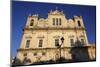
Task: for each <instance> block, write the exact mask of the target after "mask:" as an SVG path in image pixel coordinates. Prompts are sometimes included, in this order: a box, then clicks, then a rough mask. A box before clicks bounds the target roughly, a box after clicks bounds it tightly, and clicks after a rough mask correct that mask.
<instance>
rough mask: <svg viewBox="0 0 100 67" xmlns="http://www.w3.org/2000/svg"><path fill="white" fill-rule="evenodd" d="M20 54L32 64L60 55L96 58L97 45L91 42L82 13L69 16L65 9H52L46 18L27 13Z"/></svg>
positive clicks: (54, 59) (63, 56)
mask: <svg viewBox="0 0 100 67" xmlns="http://www.w3.org/2000/svg"><path fill="white" fill-rule="evenodd" d="M72 49H73V50H72ZM86 50H87V51H86ZM17 58H19V59H20V60H21V62H24V61H26V60H27V61H26V62H24V63H30V64H31V63H35V62H40V61H49V60H53V61H56V60H57V59H59V58H64V59H67V60H72V59H75V58H76V59H77V60H78V59H80V58H81V59H88V58H89V59H94V58H95V46H92V45H91V44H89V43H88V39H87V34H86V30H85V26H84V22H83V17H82V16H74V17H73V18H72V19H67V18H66V17H65V14H64V13H63V11H59V10H54V11H52V10H51V11H50V12H49V13H48V17H47V18H46V19H44V18H39V16H38V15H29V16H28V17H27V22H26V25H25V27H24V30H23V37H22V41H21V45H20V48H19V49H18V50H17Z"/></svg>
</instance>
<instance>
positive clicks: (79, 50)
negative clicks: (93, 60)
mask: <svg viewBox="0 0 100 67" xmlns="http://www.w3.org/2000/svg"><path fill="white" fill-rule="evenodd" d="M70 52H71V56H72V61H73V62H81V61H83V62H84V61H89V60H90V58H89V53H88V47H82V46H79V47H72V49H71V51H70Z"/></svg>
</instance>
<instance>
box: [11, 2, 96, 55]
mask: <svg viewBox="0 0 100 67" xmlns="http://www.w3.org/2000/svg"><path fill="white" fill-rule="evenodd" d="M56 7H58V10H59V11H61V10H63V12H64V14H65V15H66V18H68V19H69V18H73V16H74V15H77V16H82V17H83V21H84V24H85V27H86V32H87V36H88V41H89V43H95V42H96V40H95V39H96V7H95V6H87V5H84V6H82V5H72V4H54V3H52V4H51V3H39V2H22V1H12V12H11V13H12V14H11V18H12V33H11V36H12V37H11V55H12V56H16V52H17V51H16V50H17V49H18V48H19V47H20V43H21V38H22V34H23V31H22V29H23V28H24V27H25V24H26V20H27V17H28V15H29V14H30V13H31V14H39V17H40V18H41V17H42V18H46V17H47V15H48V13H49V12H50V10H51V9H52V10H55V9H56Z"/></svg>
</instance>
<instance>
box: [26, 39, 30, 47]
mask: <svg viewBox="0 0 100 67" xmlns="http://www.w3.org/2000/svg"><path fill="white" fill-rule="evenodd" d="M29 45H30V40H27V41H26V48H29Z"/></svg>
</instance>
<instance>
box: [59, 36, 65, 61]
mask: <svg viewBox="0 0 100 67" xmlns="http://www.w3.org/2000/svg"><path fill="white" fill-rule="evenodd" d="M63 43H64V37H62V38H61V45H62V44H63ZM61 45H59V49H60V60H61Z"/></svg>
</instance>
